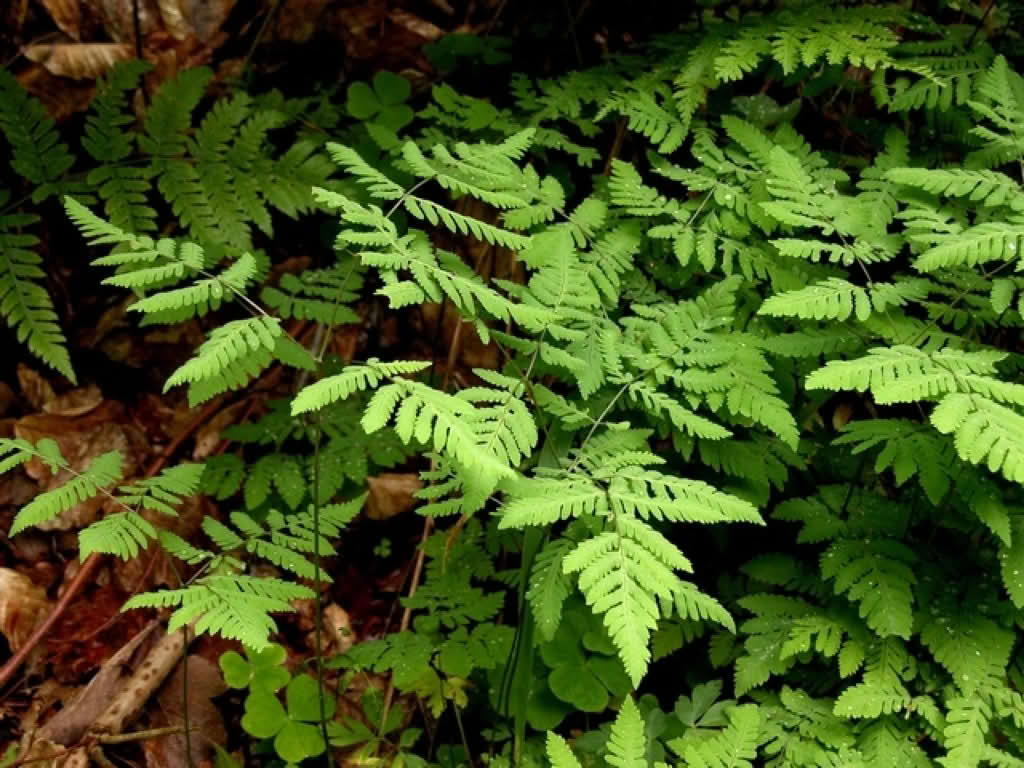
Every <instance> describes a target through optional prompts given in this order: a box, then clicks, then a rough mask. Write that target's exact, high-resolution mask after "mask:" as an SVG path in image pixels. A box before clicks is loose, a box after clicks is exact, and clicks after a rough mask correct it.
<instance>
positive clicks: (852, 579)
mask: <svg viewBox="0 0 1024 768" xmlns="http://www.w3.org/2000/svg"><path fill="white" fill-rule="evenodd" d="M915 562H916V557H915V556H914V553H913V552H912V551H911V550H910V549H908V548H907V547H905V546H904V545H903V544H901V543H899V542H897V541H894V540H892V539H872V540H871V541H870V543H868V542H861V541H855V540H852V539H843V540H841V541H837V542H835V543H833V544H832V546H830V547H829V548H828V550H827V551H826V552H825V554H824V555H823V556H822V560H821V575H822V576H823V577H824V578H826V579H832V580H834V587H835V591H836V594H845V595H846V596H847V597H848V599H850V600H851V601H853V602H856V603H859V604H860V615H861V617H862V618H863V619H864V620H865V621H866V622H867V624H868V626H869V627H871V629H872V630H874V632H875V633H876V634H877V635H878V636H879V637H887V636H889V635H896V636H897V637H902V638H904V639H909V638H910V632H911V627H912V625H913V617H914V612H913V601H914V594H913V585H914V583H915V582H916V580H917V579H916V578H915V576H914V570H913V566H914V564H915Z"/></svg>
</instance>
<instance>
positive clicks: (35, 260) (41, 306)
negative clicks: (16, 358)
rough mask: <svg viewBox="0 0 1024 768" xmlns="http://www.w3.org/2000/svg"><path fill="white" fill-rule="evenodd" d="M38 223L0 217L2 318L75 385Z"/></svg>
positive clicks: (25, 216)
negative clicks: (34, 228) (35, 229)
mask: <svg viewBox="0 0 1024 768" xmlns="http://www.w3.org/2000/svg"><path fill="white" fill-rule="evenodd" d="M0 98H2V97H0ZM9 201H10V193H9V192H8V191H7V190H4V189H0V206H4V205H6V204H7V203H8V202H9ZM38 222H39V217H38V216H36V215H35V214H30V213H8V214H5V215H0V316H3V318H4V321H5V322H6V323H7V325H8V326H9V327H10V328H11V330H12V331H14V334H15V336H16V337H17V339H18V341H19V342H23V343H25V344H26V345H27V346H28V349H29V351H30V352H31V353H32V354H33V355H35V356H36V357H38V358H39V359H40V360H42V361H43V362H44V363H46V364H47V365H49V366H50V367H52V368H53V369H54V370H56V371H58V372H59V373H61V374H63V375H64V376H66V377H67V378H68V379H70V380H71V381H72V382H75V381H76V379H75V372H74V370H73V369H72V367H71V357H70V355H69V354H68V350H67V345H66V344H67V343H66V341H65V338H64V334H63V333H62V331H61V329H60V325H59V324H58V322H57V319H58V318H57V313H56V311H55V310H54V307H53V300H52V299H51V298H50V294H49V292H48V291H47V290H46V285H45V279H46V272H45V270H44V269H43V259H42V257H41V256H40V255H39V254H38V253H37V252H36V251H35V250H33V248H34V247H35V246H37V245H38V244H39V238H38V237H36V236H35V235H34V234H30V233H29V232H27V231H25V230H26V228H27V227H31V226H33V225H35V224H37V223H38Z"/></svg>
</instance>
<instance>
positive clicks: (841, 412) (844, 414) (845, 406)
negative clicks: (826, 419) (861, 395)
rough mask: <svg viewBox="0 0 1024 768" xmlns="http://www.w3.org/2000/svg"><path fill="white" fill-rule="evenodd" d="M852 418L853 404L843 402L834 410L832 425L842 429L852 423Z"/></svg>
mask: <svg viewBox="0 0 1024 768" xmlns="http://www.w3.org/2000/svg"><path fill="white" fill-rule="evenodd" d="M852 418H853V405H851V404H850V403H849V402H842V403H840V404H839V405H837V406H836V409H835V410H834V411H833V412H832V427H833V428H834V429H836V430H841V429H842V428H843V427H845V426H846V425H847V424H849V423H850V419H852Z"/></svg>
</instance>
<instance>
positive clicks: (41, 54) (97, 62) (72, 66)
mask: <svg viewBox="0 0 1024 768" xmlns="http://www.w3.org/2000/svg"><path fill="white" fill-rule="evenodd" d="M134 55H135V48H134V46H133V45H131V44H130V43H54V44H49V43H39V44H37V45H30V46H28V47H27V48H26V49H25V57H26V58H27V59H29V60H30V61H34V62H36V63H37V64H40V65H42V66H43V67H44V68H45V69H46V71H47V72H50V73H51V74H54V75H58V76H59V77H70V78H71V79H73V80H95V79H96V78H98V77H100V76H101V75H103V74H104V73H105V72H107V71H108V70H109V69H110V68H111V67H113V66H114V65H115V64H116V63H117V62H119V61H124V60H126V59H130V58H132V57H133V56H134Z"/></svg>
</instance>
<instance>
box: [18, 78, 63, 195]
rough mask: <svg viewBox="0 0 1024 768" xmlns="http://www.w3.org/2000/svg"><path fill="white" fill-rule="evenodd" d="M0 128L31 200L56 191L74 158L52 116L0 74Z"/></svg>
mask: <svg viewBox="0 0 1024 768" xmlns="http://www.w3.org/2000/svg"><path fill="white" fill-rule="evenodd" d="M0 131H2V132H3V134H4V137H5V138H6V139H7V143H8V145H10V149H11V167H12V168H13V169H14V170H15V172H17V173H18V174H19V175H20V176H23V177H24V178H25V179H26V180H27V181H29V182H30V183H31V184H32V185H33V186H34V187H35V188H34V189H33V191H32V199H33V201H34V202H37V203H38V202H39V201H41V200H45V199H46V198H47V197H49V196H51V195H55V194H59V193H60V192H61V189H62V184H61V180H62V177H63V176H64V174H65V173H66V172H67V171H68V169H70V168H71V166H72V165H74V162H75V158H74V155H72V154H71V152H70V150H69V149H68V145H67V144H65V143H64V142H62V141H60V136H59V135H58V133H57V129H56V124H55V122H54V120H53V118H51V117H49V116H47V114H46V111H45V109H44V108H43V105H42V104H40V103H39V102H38V101H37V100H36V99H34V98H32V97H30V96H29V95H28V93H26V92H25V90H24V89H23V88H22V87H21V85H20V84H19V83H18V81H17V80H16V79H15V77H14V75H12V74H11V73H10V72H8V71H7V70H6V69H5V70H4V71H3V73H0Z"/></svg>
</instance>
